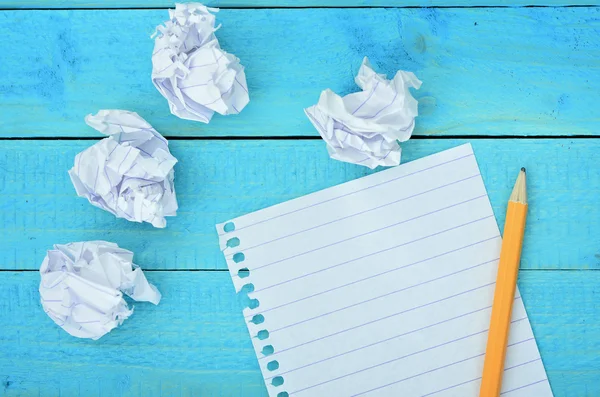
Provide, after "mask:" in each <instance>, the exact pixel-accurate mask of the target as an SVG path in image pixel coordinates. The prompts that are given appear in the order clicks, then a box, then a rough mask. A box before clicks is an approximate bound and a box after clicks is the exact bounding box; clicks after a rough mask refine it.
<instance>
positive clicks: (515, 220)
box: [479, 168, 527, 397]
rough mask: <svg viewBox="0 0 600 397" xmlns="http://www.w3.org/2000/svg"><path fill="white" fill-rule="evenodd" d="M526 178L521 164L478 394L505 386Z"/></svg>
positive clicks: (483, 396) (490, 395)
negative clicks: (507, 346)
mask: <svg viewBox="0 0 600 397" xmlns="http://www.w3.org/2000/svg"><path fill="white" fill-rule="evenodd" d="M525 179H526V178H525V168H521V172H519V176H518V177H517V182H516V183H515V187H514V188H513V191H512V194H511V195H510V199H509V200H508V209H507V210H506V221H505V222H504V236H503V240H502V250H501V252H500V263H499V264H498V277H497V278H496V290H495V292H494V304H493V306H492V319H491V321H490V331H489V333H488V340H487V347H486V350H485V361H484V364H483V376H482V379H481V388H480V389H479V397H498V396H499V395H500V389H501V387H502V374H503V372H504V358H505V356H506V344H507V341H508V331H509V328H510V318H511V313H512V305H513V301H514V298H515V289H516V287H517V273H518V272H519V262H520V260H521V248H522V247H523V233H524V232H525V218H526V217H527V189H526V187H527V186H526V182H525Z"/></svg>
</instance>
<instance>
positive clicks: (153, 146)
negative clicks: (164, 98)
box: [69, 110, 177, 228]
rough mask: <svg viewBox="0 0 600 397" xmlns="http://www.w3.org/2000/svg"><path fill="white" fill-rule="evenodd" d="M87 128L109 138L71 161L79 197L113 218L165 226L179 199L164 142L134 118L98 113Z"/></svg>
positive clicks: (113, 112)
mask: <svg viewBox="0 0 600 397" xmlns="http://www.w3.org/2000/svg"><path fill="white" fill-rule="evenodd" d="M85 121H86V123H87V124H88V125H89V126H90V127H93V128H95V129H96V130H98V131H100V132H101V133H103V134H105V135H108V136H109V137H108V138H105V139H102V140H101V141H100V142H98V143H96V144H95V145H93V146H91V147H89V148H87V149H86V150H84V151H83V152H81V153H79V154H78V155H77V156H76V157H75V165H74V166H73V168H72V169H71V170H69V175H70V176H71V181H72V182H73V185H74V186H75V190H76V191H77V194H78V195H79V196H80V197H86V198H87V199H88V200H89V202H90V203H92V205H94V206H96V207H98V208H102V209H104V210H106V211H108V212H110V213H112V214H113V215H115V216H116V217H117V218H125V219H127V220H129V221H135V222H149V223H151V224H152V226H154V227H159V228H162V227H165V226H166V224H167V221H166V220H165V216H175V215H176V212H177V199H176V197H175V186H174V184H173V179H174V171H173V166H174V165H175V163H177V159H176V158H175V157H173V156H172V155H171V152H170V151H169V146H168V142H167V140H166V139H165V138H163V136H162V135H160V134H159V133H158V132H157V131H156V130H155V129H154V128H152V126H151V125H150V124H148V123H147V122H146V121H145V120H144V119H143V118H141V117H140V116H139V115H138V114H137V113H134V112H127V111H124V110H101V111H99V112H98V114H97V115H95V116H92V115H88V116H87V117H86V118H85Z"/></svg>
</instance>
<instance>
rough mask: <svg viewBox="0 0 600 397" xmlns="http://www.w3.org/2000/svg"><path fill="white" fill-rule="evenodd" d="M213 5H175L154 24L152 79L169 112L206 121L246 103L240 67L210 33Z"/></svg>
mask: <svg viewBox="0 0 600 397" xmlns="http://www.w3.org/2000/svg"><path fill="white" fill-rule="evenodd" d="M210 11H212V12H217V11H218V9H217V8H207V7H205V6H203V5H202V4H200V3H189V4H177V5H176V6H175V10H169V16H170V19H169V20H168V21H166V22H165V24H164V26H163V25H160V26H158V27H157V28H156V31H157V32H156V33H155V35H156V39H155V43H154V52H153V53H152V82H153V83H154V86H155V87H156V88H157V89H158V91H159V92H160V93H161V94H162V95H163V96H164V97H165V98H166V99H167V101H168V102H169V107H170V109H171V113H173V114H174V115H176V116H178V117H181V118H182V119H187V120H194V121H201V122H203V123H208V122H209V121H210V119H211V118H212V116H213V114H214V112H217V113H219V114H222V115H227V114H237V113H239V112H241V111H242V109H243V108H244V107H245V106H246V105H247V104H248V102H249V101H250V98H249V96H248V86H247V84H246V75H245V74H244V67H243V66H242V65H240V62H239V61H240V60H239V59H238V58H237V57H235V56H234V55H231V54H228V53H227V52H225V51H223V50H222V49H221V47H220V46H219V41H218V40H217V38H216V36H215V34H214V32H215V31H216V30H217V29H218V28H219V27H220V26H218V27H217V28H215V16H214V15H213V14H211V13H210Z"/></svg>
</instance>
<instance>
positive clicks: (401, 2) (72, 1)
mask: <svg viewBox="0 0 600 397" xmlns="http://www.w3.org/2000/svg"><path fill="white" fill-rule="evenodd" d="M204 4H206V5H207V6H211V7H235V8H262V7H278V8H285V7H288V8H302V7H415V6H417V7H436V6H444V7H448V6H460V7H473V6H503V7H518V6H529V5H536V6H544V5H545V6H565V5H591V4H596V5H597V4H598V2H595V1H584V0H577V1H565V0H511V1H508V0H493V1H492V0H353V1H350V0H320V1H318V0H251V1H244V0H212V1H205V2H204ZM156 7H161V8H169V7H170V8H172V7H173V1H171V0H53V1H52V3H48V2H47V1H45V0H21V1H19V0H0V8H8V9H26V8H44V9H47V8H156Z"/></svg>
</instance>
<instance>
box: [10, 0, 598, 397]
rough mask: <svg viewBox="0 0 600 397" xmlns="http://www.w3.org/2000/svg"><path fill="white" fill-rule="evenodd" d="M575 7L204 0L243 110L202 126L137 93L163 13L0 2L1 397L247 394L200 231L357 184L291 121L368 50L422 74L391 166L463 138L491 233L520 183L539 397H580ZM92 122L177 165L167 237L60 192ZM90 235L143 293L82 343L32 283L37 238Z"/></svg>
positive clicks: (249, 370)
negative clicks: (116, 118) (100, 118)
mask: <svg viewBox="0 0 600 397" xmlns="http://www.w3.org/2000/svg"><path fill="white" fill-rule="evenodd" d="M577 2H582V3H581V4H578V3H577ZM530 4H534V5H536V6H539V7H505V6H522V5H530ZM586 4H588V5H586ZM589 4H590V2H588V1H583V0H572V1H567V0H516V1H509V0H406V1H404V0H402V1H399V0H354V1H353V0H280V1H278V0H247V1H244V0H219V1H213V2H212V3H210V5H214V6H221V7H223V9H222V10H221V12H219V14H218V20H219V21H220V22H221V23H222V24H223V27H222V29H221V30H219V33H218V37H219V40H220V42H221V45H222V46H223V47H224V48H225V49H227V50H228V51H230V52H232V53H234V54H236V55H237V56H238V57H239V58H241V60H242V64H243V65H245V66H246V68H247V69H246V74H247V78H248V86H249V89H250V94H251V102H250V104H249V105H248V107H247V108H246V109H245V110H244V111H243V112H242V114H241V115H239V116H230V117H220V116H216V117H215V118H214V119H213V121H212V122H211V123H210V124H209V125H204V124H200V123H194V122H188V121H184V120H180V119H178V118H176V117H174V116H172V115H170V114H169V110H168V107H167V104H166V101H165V100H164V99H163V98H162V97H161V96H160V94H159V93H158V92H157V91H156V90H155V89H154V87H153V86H152V83H151V81H150V71H151V62H150V55H151V53H152V48H153V41H152V40H151V39H150V38H149V36H150V35H151V34H152V32H153V30H154V27H155V26H156V25H158V24H159V23H161V22H163V21H164V20H166V19H167V11H166V8H167V7H169V6H172V4H171V3H170V2H168V1H166V0H124V1H117V0H56V1H44V0H21V1H19V0H0V9H1V10H0V270H1V271H0V393H1V394H2V395H6V396H38V395H39V396H265V395H266V391H265V389H264V386H263V380H262V377H261V374H260V371H259V369H258V364H257V362H256V358H255V357H254V353H253V350H252V346H251V343H250V339H249V337H248V335H247V330H246V327H245V325H244V320H243V317H242V314H241V307H242V305H243V304H244V302H243V301H242V299H241V298H238V297H236V295H235V293H234V289H233V286H232V283H231V280H230V279H229V274H228V273H227V272H226V271H225V262H224V260H223V258H222V256H221V253H220V251H219V248H218V244H217V236H216V233H215V231H214V224H215V223H216V222H220V221H224V220H226V219H229V218H232V217H234V216H238V215H241V214H244V213H246V212H249V211H253V210H257V209H260V208H262V207H265V206H268V205H271V204H275V203H278V202H281V201H284V200H287V199H291V198H294V197H298V196H300V195H303V194H306V193H309V192H313V191H316V190H318V189H322V188H325V187H328V186H331V185H334V184H337V183H341V182H344V181H348V180H352V179H355V178H357V177H360V176H363V175H366V174H368V173H369V172H371V171H369V170H367V169H365V168H363V167H360V166H355V165H349V164H344V163H341V162H337V161H333V160H330V159H329V157H328V156H327V153H326V150H325V146H324V143H323V142H322V141H321V140H320V138H319V137H318V136H317V135H316V131H315V130H314V128H313V127H312V126H311V125H310V123H309V121H308V120H307V118H306V117H305V116H304V114H303V111H302V109H303V108H304V107H306V106H309V105H311V104H313V103H315V102H316V101H317V99H318V95H319V93H320V91H321V90H322V89H324V88H327V87H329V88H332V89H333V90H334V91H336V92H339V93H342V94H345V93H349V92H352V91H354V90H356V87H355V86H354V83H353V76H354V73H355V72H356V70H357V68H358V66H359V65H360V62H361V60H362V58H363V56H365V55H367V56H369V58H370V59H371V61H372V63H373V64H374V65H375V67H376V68H378V70H380V71H383V72H386V73H388V74H391V73H393V72H394V71H396V70H397V69H404V70H410V71H413V72H415V73H416V75H417V76H418V77H419V78H420V79H421V80H423V86H422V88H421V89H420V90H419V91H417V92H416V93H415V96H416V97H417V99H418V100H419V112H420V116H419V118H418V119H417V128H416V131H415V136H414V138H413V139H411V141H409V142H408V143H406V144H405V145H404V146H403V148H404V151H403V156H404V157H403V159H404V160H403V161H408V160H410V159H415V158H419V157H422V156H424V155H427V154H431V153H434V152H437V151H440V150H442V149H446V148H450V147H453V146H456V145H458V144H460V143H463V142H465V141H470V142H471V143H472V144H473V147H474V150H475V153H476V155H477V158H478V161H479V164H480V167H481V171H482V175H483V178H484V181H485V183H486V186H487V188H488V191H489V194H490V198H491V201H492V204H493V207H494V210H495V213H496V217H497V220H498V222H499V223H500V225H502V224H503V223H504V214H505V209H504V205H505V203H506V200H507V197H508V195H509V190H510V188H511V186H512V183H513V182H514V177H515V170H516V169H518V167H521V166H525V167H527V170H528V184H529V194H530V213H529V219H528V229H527V235H526V241H525V248H524V253H523V261H522V264H521V269H522V270H521V273H520V288H521V292H522V295H523V300H524V302H525V305H526V308H527V311H528V313H529V316H530V319H531V323H532V326H533V330H534V333H535V335H536V337H537V341H538V345H539V348H540V351H541V354H542V359H543V361H544V364H545V366H546V369H547V372H548V377H549V379H550V383H551V385H552V388H553V390H554V393H555V396H566V397H574V396H575V397H577V396H592V397H596V396H600V271H598V270H599V269H600V165H599V164H598V153H599V152H600V106H599V105H598V104H599V103H600V8H597V7H595V6H590V5H589ZM573 5H576V6H577V7H570V6H573ZM423 6H425V7H431V8H419V7H423ZM475 6H485V7H475ZM111 108H119V109H127V110H132V111H136V112H138V113H139V114H140V115H141V116H142V117H144V118H145V119H146V120H148V121H149V122H150V123H151V124H152V125H153V126H154V127H155V128H156V129H157V130H158V131H160V132H161V133H162V134H163V135H165V136H166V137H167V138H169V140H170V142H171V150H172V153H173V154H174V155H175V156H176V157H177V158H178V159H179V160H180V162H179V164H178V165H177V166H176V169H175V172H176V188H177V195H178V200H179V205H180V210H179V212H178V215H177V217H176V218H171V219H169V221H168V222H169V223H168V227H167V228H166V229H163V230H158V229H153V228H152V227H151V226H150V225H148V224H144V225H140V224H134V223H129V222H127V221H125V220H122V219H118V220H117V219H115V218H114V217H113V216H112V215H110V214H108V213H106V212H103V211H101V210H99V209H97V208H94V207H92V206H91V205H90V204H89V203H87V201H85V200H84V199H81V198H78V197H77V196H76V194H75V191H74V189H73V187H72V185H71V182H70V180H69V177H68V175H67V170H68V169H69V168H70V167H71V166H72V164H73V159H74V156H75V154H76V153H78V152H80V151H81V150H83V149H84V148H86V147H87V146H89V145H91V144H93V143H94V142H95V141H96V140H97V139H99V136H98V134H97V133H96V131H94V130H92V129H91V128H89V127H87V126H86V125H85V123H84V121H83V118H84V116H85V115H86V114H88V113H95V112H96V111H97V110H99V109H111ZM93 239H104V240H109V241H113V242H116V243H118V244H119V245H120V246H122V247H125V248H127V249H130V250H132V251H134V252H135V259H136V262H137V263H139V264H140V265H141V266H142V267H143V268H144V269H145V270H146V271H147V276H148V278H149V280H150V281H151V282H152V283H154V284H156V285H157V286H158V288H159V289H160V291H161V292H162V294H163V300H162V301H161V303H160V305H159V306H157V307H154V306H152V305H149V304H136V309H135V310H136V312H135V314H134V315H133V316H132V317H131V318H130V319H129V320H127V321H126V322H125V323H124V325H123V326H122V327H121V328H119V329H116V330H114V331H113V332H111V333H110V334H108V335H107V336H105V337H104V338H102V339H101V340H99V341H95V342H94V341H89V340H78V339H75V338H73V337H71V336H69V335H67V334H66V333H65V332H64V331H62V330H61V329H60V328H58V327H57V326H56V325H55V324H54V323H53V322H52V321H51V320H50V319H49V318H48V317H47V316H46V315H45V314H44V312H43V311H42V309H41V306H40V303H39V294H38V291H37V288H38V284H39V275H38V273H37V272H36V270H37V269H38V268H39V266H40V263H41V261H42V259H43V257H44V255H45V251H46V250H47V249H49V248H51V246H52V244H55V243H66V242H70V241H82V240H93Z"/></svg>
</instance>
